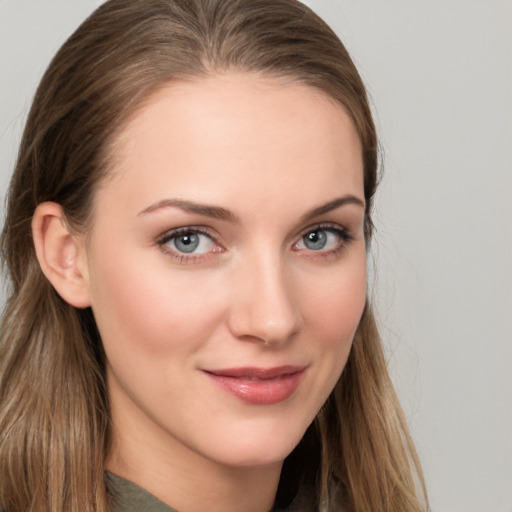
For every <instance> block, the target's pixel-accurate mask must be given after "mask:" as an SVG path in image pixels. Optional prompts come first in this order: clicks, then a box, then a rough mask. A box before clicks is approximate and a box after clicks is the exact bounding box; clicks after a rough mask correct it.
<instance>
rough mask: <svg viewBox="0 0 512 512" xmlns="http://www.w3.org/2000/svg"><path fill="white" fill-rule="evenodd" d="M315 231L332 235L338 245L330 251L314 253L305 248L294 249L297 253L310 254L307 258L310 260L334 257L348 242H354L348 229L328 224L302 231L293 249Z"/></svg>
mask: <svg viewBox="0 0 512 512" xmlns="http://www.w3.org/2000/svg"><path fill="white" fill-rule="evenodd" d="M315 231H326V232H327V233H331V234H334V235H336V236H337V237H338V238H339V243H338V244H337V245H336V247H335V248H334V249H330V250H325V251H324V250H318V251H314V250H312V249H309V250H308V249H307V248H306V249H295V250H296V251H297V252H298V251H306V252H308V253H310V254H309V255H308V256H307V257H311V258H315V257H316V258H331V257H336V256H337V255H338V254H339V253H340V252H342V251H343V249H345V247H346V246H347V245H348V244H349V243H350V242H352V241H353V240H354V236H353V235H352V234H351V233H350V231H349V230H348V229H346V228H342V227H340V226H339V225H337V224H329V223H326V224H317V225H314V226H310V227H308V228H307V229H305V230H304V231H302V233H301V234H300V237H299V240H298V241H297V242H295V244H294V247H295V246H296V245H297V244H299V243H300V242H302V241H303V239H304V237H305V236H306V235H307V234H308V233H313V232H315Z"/></svg>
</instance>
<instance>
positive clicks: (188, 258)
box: [155, 226, 224, 264]
mask: <svg viewBox="0 0 512 512" xmlns="http://www.w3.org/2000/svg"><path fill="white" fill-rule="evenodd" d="M187 233H195V234H200V235H204V236H207V237H208V238H210V239H211V240H212V242H213V243H214V244H215V245H216V246H217V247H218V248H219V250H213V251H208V252H205V253H197V254H196V253H189V254H186V253H182V252H179V251H177V250H173V249H172V248H171V247H170V246H168V245H167V244H168V242H170V241H171V240H172V239H173V238H176V237H178V236H180V235H184V234H187ZM155 245H157V246H158V247H159V248H160V249H161V250H162V251H163V252H164V253H165V254H166V255H168V256H170V257H171V258H173V259H174V260H175V261H177V262H178V263H182V264H186V263H195V262H200V261H203V260H206V259H208V258H209V257H210V256H211V255H212V254H214V253H219V252H223V251H224V247H223V246H222V245H221V244H220V243H219V241H218V236H217V235H216V233H215V232H214V231H213V230H212V229H211V228H208V227H206V226H181V227H178V228H173V229H169V230H168V231H166V232H165V233H163V234H161V235H160V236H159V237H157V238H156V239H155Z"/></svg>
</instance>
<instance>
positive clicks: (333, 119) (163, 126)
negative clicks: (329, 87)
mask: <svg viewBox="0 0 512 512" xmlns="http://www.w3.org/2000/svg"><path fill="white" fill-rule="evenodd" d="M112 151H113V161H114V162H115V164H114V169H113V170H114V172H113V180H112V181H113V182H117V186H118V187H124V186H125V185H129V184H130V183H131V185H132V187H131V189H132V190H131V198H130V199H131V200H133V201H135V202H138V203H141V207H142V206H143V205H142V203H143V202H144V201H148V200H150V199H153V197H151V198H150V197H149V196H153V195H155V194H157V193H158V192H160V193H162V194H163V193H164V192H165V193H168V194H171V195H172V196H176V194H177V193H178V194H179V195H185V196H187V197H190V196H191V195H192V196H193V199H195V200H208V201H210V200H218V199H220V200H222V197H215V196H222V190H221V188H222V185H224V186H225V187H224V189H225V190H230V191H232V190H233V189H236V188H238V190H239V191H243V192H244V194H249V192H251V193H255V194H256V193H257V192H258V191H259V192H260V195H261V194H263V195H266V196H268V194H269V193H270V190H269V185H271V186H272V187H274V188H280V193H281V194H283V193H284V191H287V192H286V193H287V194H289V195H290V196H293V190H294V188H295V186H296V185H297V184H301V183H302V184H303V183H304V182H307V183H308V187H309V192H310V194H311V196H312V197H314V196H315V195H320V196H322V197H321V198H320V199H321V200H323V199H324V197H323V196H325V194H326V188H327V189H328V188H329V187H333V186H335V187H338V188H339V189H340V190H339V191H338V190H336V191H334V190H333V191H332V193H333V194H335V193H336V192H339V193H346V192H350V193H354V192H356V191H359V190H362V183H363V176H362V173H363V171H362V157H361V144H360V140H359V137H358V135H357V133H356V130H355V128H354V126H353V123H352V121H351V119H350V117H349V116H348V114H347V113H346V111H345V109H344V108H343V106H342V105H341V104H339V103H338V102H336V101H335V100H333V99H331V98H330V97H328V96H327V95H325V94H324V93H322V92H321V91H319V90H317V89H315V88H312V87H309V86H306V85H302V84H298V83H294V82H284V81H283V80H278V79H275V78H269V77H262V76H260V75H254V74H247V73H234V72H229V73H224V74H221V75H215V76H211V77H208V78H201V79H197V80H193V81H187V82H180V83H174V84H169V85H167V86H165V87H163V88H161V89H160V90H158V91H157V92H156V93H154V94H153V95H152V96H151V97H149V98H148V99H147V101H146V102H145V103H144V105H143V106H142V107H141V108H140V109H139V110H138V111H137V112H136V113H135V114H134V115H133V116H132V117H131V118H130V119H129V121H128V122H127V123H126V124H125V126H124V128H123V129H122V130H121V132H120V134H119V135H118V137H117V139H116V141H115V143H114V145H113V150H112ZM109 181H110V180H109ZM347 188H348V189H351V190H348V191H347V190H345V189H347ZM171 189H173V190H171ZM146 196H148V197H146ZM202 196H205V197H202Z"/></svg>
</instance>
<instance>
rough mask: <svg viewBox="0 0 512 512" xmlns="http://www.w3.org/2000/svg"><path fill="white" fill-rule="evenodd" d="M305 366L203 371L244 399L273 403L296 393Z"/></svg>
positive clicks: (267, 403)
mask: <svg viewBox="0 0 512 512" xmlns="http://www.w3.org/2000/svg"><path fill="white" fill-rule="evenodd" d="M305 370H306V367H305V366H292V365H286V366H278V367H273V368H256V367H243V368H225V369H214V370H203V372H204V373H205V374H206V375H207V376H208V377H209V378H210V379H211V380H212V381H213V382H215V384H217V385H218V386H220V387H221V388H222V389H224V391H227V392H228V393H231V394H232V395H234V396H235V397H236V398H238V399H240V400H242V401H243V402H246V403H249V404H253V405H272V404H277V403H279V402H283V401H284V400H286V399H288V398H290V396H291V395H293V393H294V392H295V391H296V389H297V388H298V387H299V384H300V382H301V380H302V377H303V375H304V372H305Z"/></svg>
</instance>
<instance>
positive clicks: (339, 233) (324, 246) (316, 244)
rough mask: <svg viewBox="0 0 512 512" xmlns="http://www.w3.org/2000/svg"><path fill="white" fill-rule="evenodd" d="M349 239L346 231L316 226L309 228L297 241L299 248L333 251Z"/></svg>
mask: <svg viewBox="0 0 512 512" xmlns="http://www.w3.org/2000/svg"><path fill="white" fill-rule="evenodd" d="M348 239H349V235H348V233H346V232H345V231H343V230H341V229H338V228H334V227H326V228H322V227H318V228H315V229H311V230H310V231H308V232H307V233H306V234H304V235H303V236H302V238H301V239H300V241H299V242H298V243H297V245H296V248H297V249H299V250H304V249H307V250H309V251H322V252H327V251H334V250H336V249H337V248H339V247H341V246H342V245H343V242H345V241H347V240H348Z"/></svg>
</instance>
